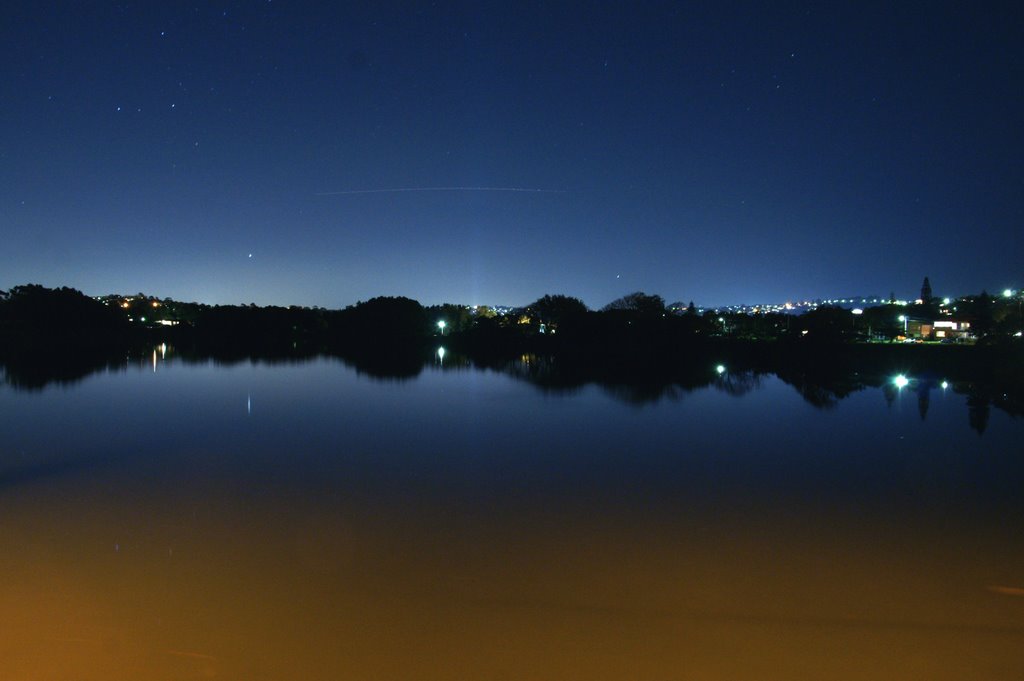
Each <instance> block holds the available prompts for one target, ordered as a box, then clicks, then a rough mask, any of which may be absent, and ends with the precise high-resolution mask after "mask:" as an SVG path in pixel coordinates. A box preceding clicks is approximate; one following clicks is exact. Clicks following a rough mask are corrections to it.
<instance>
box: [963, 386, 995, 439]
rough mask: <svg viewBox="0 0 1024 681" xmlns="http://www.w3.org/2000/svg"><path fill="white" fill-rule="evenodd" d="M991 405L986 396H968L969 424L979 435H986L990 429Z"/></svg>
mask: <svg viewBox="0 0 1024 681" xmlns="http://www.w3.org/2000/svg"><path fill="white" fill-rule="evenodd" d="M990 404H991V400H989V398H988V397H986V396H984V395H968V396H967V423H968V424H969V425H970V426H971V430H973V431H975V432H977V433H978V435H984V434H985V429H986V428H988V417H989V411H990V409H989V405H990Z"/></svg>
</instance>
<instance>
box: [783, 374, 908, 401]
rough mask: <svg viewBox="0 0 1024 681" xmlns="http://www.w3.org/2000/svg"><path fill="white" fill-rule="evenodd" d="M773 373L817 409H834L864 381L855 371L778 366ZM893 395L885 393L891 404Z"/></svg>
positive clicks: (860, 388) (861, 387)
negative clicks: (828, 370)
mask: <svg viewBox="0 0 1024 681" xmlns="http://www.w3.org/2000/svg"><path fill="white" fill-rule="evenodd" d="M775 375H776V376H777V377H778V378H779V380H781V381H782V382H783V383H786V384H787V385H790V386H792V387H793V389H794V390H796V391H797V393H799V394H800V396H801V397H802V398H804V401H805V402H807V403H808V404H810V405H811V406H813V407H816V408H818V409H835V408H836V406H838V405H839V402H840V401H841V400H844V399H846V398H847V397H849V396H850V395H852V394H853V393H855V392H858V391H860V390H863V389H864V387H865V385H866V384H865V382H864V380H863V379H862V378H861V376H860V374H858V373H856V372H834V371H832V372H818V373H810V372H808V371H806V370H804V371H798V370H793V369H787V368H780V369H779V370H777V371H776V372H775ZM892 399H893V396H891V395H888V394H887V395H886V401H887V402H888V403H889V404H890V405H891V404H892Z"/></svg>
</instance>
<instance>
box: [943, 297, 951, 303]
mask: <svg viewBox="0 0 1024 681" xmlns="http://www.w3.org/2000/svg"><path fill="white" fill-rule="evenodd" d="M949 303H950V300H949V298H943V299H942V304H943V305H949Z"/></svg>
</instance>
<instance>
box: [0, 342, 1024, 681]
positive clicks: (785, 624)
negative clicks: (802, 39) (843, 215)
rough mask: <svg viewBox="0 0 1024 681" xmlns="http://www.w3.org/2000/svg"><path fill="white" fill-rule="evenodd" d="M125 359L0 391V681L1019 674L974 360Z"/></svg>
mask: <svg viewBox="0 0 1024 681" xmlns="http://www.w3.org/2000/svg"><path fill="white" fill-rule="evenodd" d="M152 357H153V349H152V348H147V349H146V350H145V351H142V352H140V353H138V354H137V355H136V356H133V357H132V358H131V360H130V362H127V363H126V362H125V361H124V358H123V357H122V358H121V359H120V360H119V361H118V364H117V368H116V369H114V370H113V371H107V370H105V369H101V371H100V373H98V374H96V375H95V377H94V380H86V381H81V382H79V383H78V384H76V387H75V389H73V390H34V391H33V392H23V391H20V390H19V391H17V392H16V391H14V390H2V391H0V406H2V407H3V409H4V414H5V417H6V418H5V419H3V420H2V421H0V441H2V442H4V444H5V446H6V447H7V449H8V450H9V452H10V454H9V453H8V452H5V455H6V456H5V458H4V460H3V461H2V462H0V498H2V500H3V505H4V524H3V528H4V530H3V531H4V551H3V552H2V554H0V621H2V622H4V624H5V631H4V634H5V635H4V637H2V638H0V660H2V661H3V667H4V677H5V678H13V679H28V678H50V679H60V678H83V679H101V678H102V679H118V680H119V679H134V678H145V679H188V678H302V679H310V680H311V681H320V680H321V679H323V680H326V679H336V678H383V679H398V678H427V679H445V680H450V679H460V678H552V679H556V678H557V679H562V678H578V679H584V678H585V679H621V678H651V679H662V678H666V679H672V678H689V677H691V676H692V677H694V678H702V679H709V680H718V679H743V678H759V679H760V678H765V679H775V680H778V681H782V680H783V679H792V678H828V679H839V680H843V679H862V678H900V679H902V678H922V679H923V678H927V679H930V680H934V679H939V680H942V681H945V680H949V681H952V680H953V679H961V678H984V679H987V680H996V681H1003V680H1004V679H1005V680H1007V681H1009V680H1010V679H1018V678H1020V672H1021V671H1022V670H1024V649H1022V648H1021V646H1020V641H1021V637H1022V636H1024V619H1022V615H1024V611H1022V610H1021V606H1022V605H1024V601H1022V600H1021V596H1020V594H1021V593H1022V589H1024V582H1022V578H1021V575H1022V573H1021V566H1022V565H1024V548H1022V546H1021V543H1020V541H1019V527H1020V523H1021V522H1024V500H1022V498H1021V495H1020V490H1019V480H1020V478H1021V475H1022V474H1024V458H1022V457H1021V456H1020V454H1019V451H1018V449H1019V441H1020V436H1021V435H1022V434H1024V431H1022V427H1024V424H1022V423H1020V422H1019V421H1013V420H1012V419H1009V418H1007V416H1006V414H1005V413H1003V412H1001V411H999V410H996V409H991V410H989V407H991V406H994V405H995V404H996V401H997V399H1000V398H998V396H997V394H996V393H995V392H988V393H986V392H985V388H984V386H981V385H972V384H969V383H959V382H956V381H949V382H948V383H949V385H948V387H947V389H946V391H945V392H941V391H942V388H941V381H942V380H947V379H937V380H933V379H931V378H928V377H924V378H922V377H921V376H920V375H919V374H914V373H908V374H907V376H908V379H909V383H908V385H907V386H906V387H904V388H903V389H902V390H901V389H899V388H896V387H895V386H894V385H893V383H892V375H893V374H887V375H878V376H865V375H854V374H848V373H844V372H833V373H821V372H817V373H816V372H808V371H805V370H801V369H797V368H793V367H790V368H789V370H788V372H782V373H779V374H777V375H778V378H776V377H775V376H773V375H772V374H771V373H769V372H767V371H765V370H763V369H762V368H757V367H750V366H744V365H743V364H742V363H739V362H735V361H729V362H728V363H727V364H726V366H727V367H728V370H727V371H725V372H722V373H719V372H717V371H716V370H715V366H716V362H715V361H704V362H699V363H697V362H695V363H694V366H692V367H685V366H684V367H675V368H673V369H672V370H671V371H670V372H667V373H666V374H665V376H664V377H663V378H657V377H654V376H652V375H651V374H650V373H640V374H631V372H630V371H628V370H622V369H614V368H612V369H609V368H603V369H600V370H595V369H594V368H593V367H587V366H585V365H581V364H573V363H571V362H570V363H566V362H563V361H558V360H555V359H552V358H550V357H538V356H534V355H525V356H517V357H514V358H512V359H510V360H507V361H505V362H499V361H491V362H488V363H482V362H479V361H475V360H471V359H468V358H466V357H461V356H459V355H458V354H457V353H454V352H448V351H446V352H445V353H444V356H443V358H442V357H440V356H439V354H438V353H437V352H436V348H435V349H433V350H431V351H430V352H427V353H424V356H422V357H420V358H418V363H417V364H416V369H415V372H414V373H410V365H408V364H403V365H400V366H399V367H398V368H394V367H390V368H388V365H387V363H383V364H382V363H380V362H378V361H373V362H370V363H369V364H367V363H364V361H363V359H360V358H352V357H348V358H345V359H341V358H319V359H316V360H313V361H298V358H292V359H287V358H280V357H278V358H269V359H267V360H266V361H264V360H261V359H258V358H251V357H249V358H237V357H233V358H229V359H228V360H227V361H223V360H217V361H214V360H211V359H206V358H203V357H199V356H193V355H187V354H179V353H177V352H176V351H175V350H174V349H173V348H167V350H166V351H165V352H161V353H158V372H157V373H156V374H153V373H152V370H151V363H152ZM442 359H443V361H442ZM382 367H384V368H382ZM510 378H511V379H515V380H509V379H510ZM58 384H60V385H67V384H66V383H58ZM51 385H53V384H51ZM880 392H886V393H887V394H891V398H892V401H893V404H892V408H891V409H887V408H886V407H885V401H884V400H883V399H882V398H881V396H880ZM956 392H959V393H960V395H961V397H959V398H958V399H955V400H954V399H942V398H941V395H943V394H945V395H950V396H952V394H953V393H956ZM922 393H924V394H926V395H929V398H928V405H929V406H928V409H927V416H928V422H927V424H925V423H922V422H921V420H920V418H919V413H920V406H919V402H920V399H921V394H922ZM963 395H968V396H970V397H969V400H968V402H969V404H976V405H979V406H980V405H984V408H985V420H986V423H987V429H985V437H984V440H979V439H978V438H977V437H976V436H975V434H974V433H973V432H971V431H969V430H968V428H967V427H966V426H967V424H966V422H965V420H964V419H963V405H962V402H963ZM243 400H244V401H245V410H244V411H243V408H242V403H243ZM633 405H637V406H640V407H642V408H633ZM808 405H812V406H813V407H814V409H811V408H809V407H808ZM837 405H839V406H837ZM915 405H917V406H916V407H915ZM822 406H824V408H823V409H821V408H820V407H822ZM971 408H974V407H971ZM250 409H252V410H253V411H252V414H253V418H249V414H250ZM1004 411H1005V410H1004ZM256 414H258V416H259V418H256V417H255V416H256ZM951 416H959V417H960V418H951Z"/></svg>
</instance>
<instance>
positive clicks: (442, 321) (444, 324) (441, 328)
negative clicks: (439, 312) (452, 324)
mask: <svg viewBox="0 0 1024 681" xmlns="http://www.w3.org/2000/svg"><path fill="white" fill-rule="evenodd" d="M446 326H448V324H446V323H445V321H444V320H443V319H442V320H441V321H439V322H438V323H437V328H439V329H440V330H441V335H442V336H443V335H444V327H446Z"/></svg>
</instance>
